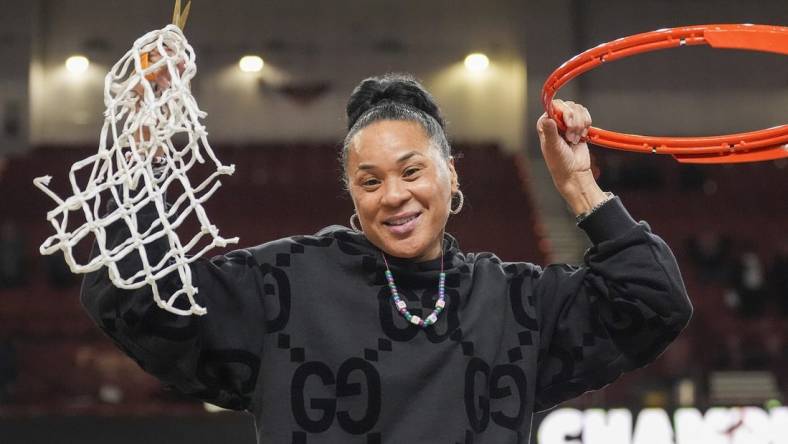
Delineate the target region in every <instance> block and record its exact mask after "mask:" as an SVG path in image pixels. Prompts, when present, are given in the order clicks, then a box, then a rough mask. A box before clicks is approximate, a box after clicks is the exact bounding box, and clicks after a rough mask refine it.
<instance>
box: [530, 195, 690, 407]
mask: <svg viewBox="0 0 788 444" xmlns="http://www.w3.org/2000/svg"><path fill="white" fill-rule="evenodd" d="M579 226H580V227H581V228H582V229H584V230H585V231H586V234H587V235H588V236H589V238H590V239H591V241H592V243H593V244H594V245H593V246H592V247H591V248H589V249H588V250H587V251H586V253H585V257H584V265H583V266H580V267H578V266H571V265H557V264H556V265H549V266H547V267H545V268H544V270H541V273H539V274H538V275H537V277H536V280H535V282H534V283H533V292H534V297H535V300H536V306H537V311H538V316H539V327H540V351H539V362H538V375H537V389H536V390H537V392H536V406H535V408H536V410H537V411H540V410H545V409H548V408H550V407H553V406H555V405H556V404H558V403H560V402H562V401H565V400H568V399H571V398H573V397H576V396H578V395H580V394H582V393H584V392H586V391H589V390H596V389H599V388H601V387H603V386H605V385H606V384H609V383H611V382H613V381H614V380H615V379H616V378H618V377H619V376H620V375H621V373H622V372H626V371H629V370H633V369H635V368H638V367H642V366H645V365H646V364H648V363H650V362H652V361H653V360H654V359H656V357H657V356H659V354H660V353H662V352H663V351H664V350H665V348H666V347H667V345H668V344H669V343H670V342H671V341H673V339H675V338H676V336H678V334H679V333H680V332H681V330H682V329H683V328H684V327H685V326H686V324H687V323H688V322H689V319H690V316H691V314H692V305H691V304H690V301H689V298H688V297H687V292H686V289H685V288H684V283H683V281H682V279H681V274H680V272H679V268H678V265H677V263H676V259H675V257H674V256H673V253H672V252H671V250H670V248H669V247H668V246H667V244H666V243H665V242H664V241H663V240H662V239H661V238H659V237H658V236H656V235H654V234H653V233H652V232H651V228H650V227H649V225H648V224H647V223H645V222H643V221H641V222H639V223H636V222H635V221H634V220H633V219H632V217H631V216H630V215H629V213H628V212H627V211H626V209H624V207H623V205H622V204H621V201H620V200H619V198H617V197H616V198H614V199H612V200H610V201H608V202H607V203H605V204H604V205H602V206H601V207H600V208H599V209H598V210H597V211H595V212H594V213H592V214H591V215H589V216H588V217H587V218H586V219H585V220H583V222H581V223H580V224H579Z"/></svg>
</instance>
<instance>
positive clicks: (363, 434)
mask: <svg viewBox="0 0 788 444" xmlns="http://www.w3.org/2000/svg"><path fill="white" fill-rule="evenodd" d="M554 106H555V107H556V108H559V109H560V110H561V111H562V112H563V116H564V119H565V123H566V126H567V131H566V132H565V134H564V135H563V136H562V135H561V134H559V133H558V130H557V126H556V123H555V122H554V121H553V120H551V119H550V118H548V117H546V116H542V118H540V119H539V122H538V124H537V129H538V131H539V135H540V140H541V147H542V153H543V154H544V157H545V162H546V164H547V166H548V168H549V170H550V173H551V174H552V177H553V181H554V183H555V185H556V188H557V190H558V191H559V193H561V195H562V196H563V197H564V198H565V199H566V201H567V204H568V205H569V206H570V208H572V210H573V211H574V212H575V214H576V215H578V216H579V223H578V226H579V228H581V229H583V230H584V231H585V232H586V234H587V235H588V236H589V238H590V239H591V241H592V242H593V244H594V245H593V246H592V247H591V248H590V249H589V250H588V251H587V252H586V255H585V261H584V262H585V263H584V264H583V265H582V266H574V265H565V264H551V265H549V266H546V267H541V266H538V265H534V264H532V263H529V262H504V261H502V260H501V259H499V258H498V257H496V256H495V255H494V254H492V253H465V252H463V251H462V250H460V247H459V243H458V242H457V240H456V239H455V238H454V237H452V236H451V235H450V234H448V233H446V231H445V227H446V222H447V220H448V218H449V217H450V214H456V213H457V212H458V211H459V210H460V209H461V207H462V200H463V198H462V192H461V191H460V180H459V178H458V176H457V172H456V171H455V168H454V162H453V159H452V156H451V149H450V146H449V143H448V141H447V137H446V134H445V128H444V126H445V124H444V120H443V117H442V116H441V114H440V110H439V108H438V106H437V104H436V103H435V101H434V100H433V99H432V97H431V96H430V94H429V93H427V92H426V91H425V90H424V88H422V86H421V85H420V84H419V83H418V82H417V81H416V80H414V79H413V78H412V77H410V76H403V75H387V76H383V77H373V78H369V79H366V80H364V81H362V82H361V83H360V84H359V86H358V87H357V88H356V89H355V90H354V91H353V93H352V95H351V97H350V100H349V103H348V107H347V114H348V133H347V136H346V138H345V141H344V144H343V148H342V151H341V153H340V161H341V163H342V166H343V168H344V173H343V176H344V177H343V179H344V181H345V183H346V187H347V190H348V192H349V193H350V196H351V197H352V200H353V204H354V206H355V209H356V213H354V217H351V226H353V225H355V222H354V220H355V219H356V218H357V219H358V222H359V225H360V228H359V229H349V228H346V227H342V226H330V227H326V228H324V229H323V230H321V231H320V232H318V233H317V234H315V235H312V236H292V237H288V238H284V239H279V240H274V241H272V242H268V243H266V244H263V245H258V246H255V247H251V248H245V249H240V250H237V251H234V252H231V253H229V254H226V255H223V256H219V257H216V258H214V259H212V260H203V259H201V260H199V261H195V262H193V263H192V264H190V269H191V273H192V276H193V279H195V280H196V282H197V283H198V285H199V289H200V291H199V293H198V294H197V295H196V298H197V302H198V303H199V304H200V305H202V306H205V307H207V309H208V314H206V315H205V316H202V317H199V318H197V317H182V316H173V315H171V314H169V313H166V312H163V311H161V310H160V309H159V308H158V307H157V306H156V305H155V304H154V303H153V300H152V298H151V296H150V294H149V290H146V289H139V290H135V291H124V290H119V289H117V288H115V287H114V286H113V285H112V283H111V281H110V279H109V277H108V274H107V271H106V269H101V270H98V271H95V272H93V273H91V274H89V275H88V276H87V277H86V281H85V284H84V285H83V287H82V288H83V290H82V302H83V304H84V305H85V307H86V308H87V310H88V312H89V313H90V315H91V316H92V317H93V318H94V320H95V321H96V322H97V323H98V324H99V326H101V328H102V329H104V330H105V331H106V332H107V333H108V334H109V335H110V336H112V338H113V339H114V340H115V341H116V342H117V343H118V344H120V345H121V346H122V347H123V349H124V350H125V351H126V352H127V353H129V354H130V355H131V356H133V357H134V358H135V359H136V360H137V362H139V363H140V365H141V366H142V367H143V368H144V369H146V370H147V371H149V372H151V373H152V374H154V375H156V376H157V377H159V378H160V379H161V380H162V381H164V382H165V383H166V384H168V385H170V386H173V387H176V388H177V389H179V390H180V391H182V392H185V393H187V394H190V395H193V396H195V397H198V398H200V399H203V400H205V401H207V402H210V403H213V404H216V405H220V406H223V407H227V408H232V409H236V410H246V411H248V412H250V413H252V414H254V415H255V420H256V425H257V433H258V440H259V442H261V443H262V442H265V443H307V442H323V443H362V442H364V443H381V442H392V443H414V444H418V443H434V442H438V443H454V442H464V443H472V442H473V443H476V444H479V443H488V444H492V443H495V444H501V443H506V444H511V443H516V444H526V443H528V442H529V435H530V427H531V416H532V414H533V412H535V411H540V410H545V409H548V408H550V407H553V406H555V405H557V404H559V403H560V402H562V401H565V400H567V399H571V398H573V397H575V396H577V395H579V394H581V393H583V392H585V391H587V390H593V389H598V388H601V387H603V386H605V385H606V384H608V383H610V382H612V381H614V380H615V379H617V378H618V376H620V375H621V373H622V372H625V371H629V370H633V369H635V368H638V367H641V366H643V365H646V364H648V363H649V362H651V361H653V360H654V359H655V358H656V357H657V356H658V355H659V354H660V353H661V352H662V351H663V350H664V349H665V347H667V345H668V344H669V343H670V342H671V341H672V340H673V339H674V338H675V337H676V336H677V335H678V334H679V332H680V331H681V330H682V329H683V328H684V326H685V325H686V323H687V322H688V320H689V317H690V314H691V311H692V307H691V305H690V302H689V300H688V298H687V294H686V290H685V289H684V285H683V282H682V279H681V275H680V273H679V269H678V266H677V264H676V260H675V258H674V256H673V254H672V252H671V250H670V248H669V247H668V246H667V245H666V244H665V242H664V241H663V240H662V239H660V238H659V237H658V236H656V235H654V234H653V233H652V232H651V229H650V227H649V226H648V224H646V223H645V222H636V221H635V220H634V219H632V217H631V216H630V215H629V213H628V212H627V210H626V209H624V207H623V205H622V203H621V201H620V199H619V198H617V197H614V196H612V195H610V194H609V193H604V192H602V190H601V189H600V188H599V186H597V184H596V182H595V180H594V178H593V175H591V172H590V159H589V154H588V147H587V145H586V144H585V143H583V142H582V141H581V140H582V138H583V136H585V134H586V132H587V130H588V128H589V127H590V125H591V119H590V115H589V114H588V111H587V110H586V109H585V108H583V107H582V106H580V105H576V104H573V103H563V102H560V101H556V102H555V103H554ZM137 217H138V220H139V221H140V222H139V225H140V227H139V229H140V230H145V229H146V227H147V226H149V225H150V224H151V223H152V221H153V220H154V219H155V211H154V210H153V209H152V208H149V207H146V208H142V209H141V210H140V211H139V213H138V214H137ZM128 237H129V232H128V229H127V228H124V226H121V225H119V224H116V225H113V226H111V227H108V228H107V239H108V242H107V243H108V248H114V246H116V245H119V244H121V243H122V242H124V240H126V239H128ZM147 247H148V249H147V255H148V258H149V260H150V261H154V262H156V261H162V260H164V258H166V254H167V250H168V245H167V244H166V242H153V243H151V244H150V245H148V246H147ZM94 254H95V253H94ZM140 266H141V264H140V260H139V258H136V257H129V258H128V259H125V260H123V261H121V262H119V263H118V267H119V269H120V271H121V273H122V274H124V275H128V274H133V273H134V272H136V271H137V270H139V268H140ZM158 285H159V288H160V291H161V292H163V293H167V292H173V291H177V289H178V288H180V286H181V282H180V281H179V278H178V276H177V275H169V276H166V277H165V278H164V279H162V280H161V282H158ZM165 296H166V295H165ZM428 312H430V313H429V315H427V313H428Z"/></svg>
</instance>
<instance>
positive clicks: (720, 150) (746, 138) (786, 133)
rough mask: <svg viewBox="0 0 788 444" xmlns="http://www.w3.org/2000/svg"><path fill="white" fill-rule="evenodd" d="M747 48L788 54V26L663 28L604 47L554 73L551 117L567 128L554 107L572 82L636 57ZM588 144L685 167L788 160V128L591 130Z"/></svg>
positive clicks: (549, 88) (545, 97)
mask: <svg viewBox="0 0 788 444" xmlns="http://www.w3.org/2000/svg"><path fill="white" fill-rule="evenodd" d="M693 45H709V46H711V47H712V48H728V49H744V50H751V51H763V52H771V53H777V54H782V55H788V27H783V26H768V25H751V24H727V25H697V26H685V27H680V28H669V29H660V30H657V31H652V32H646V33H643V34H636V35H633V36H630V37H625V38H621V39H618V40H615V41H612V42H609V43H604V44H602V45H599V46H597V47H595V48H592V49H589V50H588V51H585V52H583V53H582V54H579V55H577V56H575V57H573V58H572V59H570V60H569V61H567V62H566V63H564V64H563V65H561V66H560V67H559V68H558V69H557V70H555V72H553V73H552V74H551V75H550V77H548V78H547V81H546V82H545V84H544V87H543V88H542V102H543V104H544V107H545V110H546V111H547V114H548V115H549V116H550V117H551V118H553V119H554V120H555V121H556V122H557V123H558V126H559V128H561V129H562V130H563V129H565V128H566V127H565V125H564V123H563V119H562V116H561V115H560V113H559V112H558V111H557V110H555V109H553V106H552V100H553V97H554V96H555V94H556V92H557V91H558V90H559V89H560V88H561V87H562V86H563V85H565V84H566V83H567V82H568V81H570V80H571V79H573V78H575V77H577V76H579V75H580V74H582V73H584V72H586V71H589V70H591V69H594V68H596V67H597V66H599V65H601V64H603V63H606V62H612V61H613V60H617V59H621V58H624V57H629V56H632V55H635V54H640V53H645V52H651V51H657V50H660V49H667V48H675V47H679V46H693ZM587 141H588V142H591V143H593V144H595V145H600V146H605V147H608V148H613V149H619V150H625V151H635V152H640V153H653V154H670V155H672V156H673V157H674V158H676V160H678V161H679V162H685V163H737V162H757V161H763V160H773V159H779V158H784V157H788V124H786V125H780V126H776V127H773V128H767V129H763V130H759V131H752V132H747V133H738V134H727V135H722V136H704V137H653V136H639V135H634V134H623V133H617V132H614V131H608V130H604V129H601V128H596V127H591V128H590V129H589V130H588V137H587Z"/></svg>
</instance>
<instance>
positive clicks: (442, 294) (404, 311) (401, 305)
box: [380, 243, 446, 328]
mask: <svg viewBox="0 0 788 444" xmlns="http://www.w3.org/2000/svg"><path fill="white" fill-rule="evenodd" d="M380 254H381V255H382V256H383V263H384V264H386V273H385V274H386V280H387V281H388V283H389V289H390V290H391V299H392V300H393V301H394V305H396V306H397V310H398V311H399V313H400V314H401V315H402V316H404V317H405V319H406V320H407V321H408V322H410V323H411V324H415V325H418V326H419V327H422V328H426V327H428V326H430V325H432V324H434V323H435V322H437V320H438V315H440V314H441V312H442V311H443V308H444V307H445V306H446V273H445V272H444V271H443V243H441V272H440V275H439V276H440V278H439V280H438V300H437V301H436V302H435V310H434V311H433V312H432V313H430V315H429V316H427V317H426V318H424V319H421V318H420V317H418V316H416V315H413V314H411V313H410V311H408V306H407V305H405V301H403V300H402V299H401V298H400V297H399V293H398V292H397V285H396V284H395V283H394V275H392V274H391V268H390V267H389V263H388V261H387V260H386V253H384V252H383V251H382V250H381V252H380Z"/></svg>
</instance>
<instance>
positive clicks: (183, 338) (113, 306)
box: [80, 205, 265, 410]
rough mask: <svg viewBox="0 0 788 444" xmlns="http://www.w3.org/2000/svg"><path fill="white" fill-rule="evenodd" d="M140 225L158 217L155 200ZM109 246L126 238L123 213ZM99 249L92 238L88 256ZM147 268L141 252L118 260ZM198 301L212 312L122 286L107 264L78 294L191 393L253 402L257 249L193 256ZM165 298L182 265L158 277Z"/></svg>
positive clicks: (156, 256)
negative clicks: (185, 308)
mask: <svg viewBox="0 0 788 444" xmlns="http://www.w3.org/2000/svg"><path fill="white" fill-rule="evenodd" d="M137 217H138V221H139V231H140V232H141V231H143V230H145V229H146V228H147V227H148V226H150V224H151V223H152V221H153V220H155V218H156V217H157V212H156V209H155V207H153V205H148V206H147V207H146V208H144V209H143V210H141V211H140V212H139V213H138V214H137ZM106 238H107V244H108V247H109V248H112V247H113V246H115V245H118V244H120V243H122V242H123V241H124V240H126V239H128V238H129V228H128V226H127V225H126V224H125V223H124V222H123V221H122V220H121V221H118V222H116V223H114V224H113V225H111V226H109V227H108V228H107V237H106ZM167 248H168V242H167V241H166V240H164V239H160V240H158V241H156V242H154V243H152V244H149V245H148V246H147V248H146V250H147V251H146V253H147V256H148V258H149V259H150V260H151V263H155V262H156V261H159V260H160V259H161V258H162V257H163V256H164V254H165V252H166V250H167ZM96 254H97V246H96V245H94V247H93V253H92V254H91V256H92V257H93V256H95V255H96ZM141 268H142V266H141V259H140V256H139V255H138V254H136V253H135V254H130V255H128V256H127V257H126V258H124V259H122V260H121V261H119V262H118V269H119V271H120V273H121V276H124V277H126V276H130V275H132V274H134V273H135V272H137V271H139V270H140V269H141ZM191 271H192V279H193V284H194V285H195V286H196V287H197V288H198V293H197V294H196V295H195V298H196V301H197V303H199V304H200V305H201V306H203V307H205V308H206V309H207V310H208V313H207V314H205V315H203V316H197V315H193V316H180V315H176V314H173V313H170V312H168V311H165V310H164V309H162V308H159V307H158V305H157V304H156V303H155V302H154V300H153V295H152V290H151V287H150V286H145V287H143V288H140V289H137V290H121V289H118V288H116V287H115V286H114V285H113V284H112V282H111V281H110V279H109V276H108V272H107V267H102V268H101V269H99V270H97V271H95V272H92V273H89V274H88V275H86V277H85V279H84V281H83V284H82V290H81V295H80V299H81V302H82V305H83V306H84V307H85V309H86V310H87V312H88V313H89V315H90V316H91V318H93V320H94V321H95V322H96V323H97V324H98V326H99V327H100V328H101V329H102V330H103V331H104V332H106V333H107V334H108V335H109V336H110V337H111V338H112V340H113V341H114V342H115V343H116V344H117V345H118V346H119V347H120V348H121V349H123V350H124V351H125V352H126V353H127V354H128V355H129V356H131V357H132V358H133V359H134V360H135V361H136V362H137V363H138V364H139V365H140V366H141V367H142V368H143V369H144V370H145V371H147V372H149V373H151V374H153V375H154V376H156V377H157V378H159V379H160V380H161V381H162V382H163V383H164V384H166V385H168V386H171V387H174V388H175V389H177V390H178V391H180V392H182V393H185V394H187V395H191V396H195V397H197V398H199V399H202V400H204V401H207V402H209V403H212V404H215V405H218V406H222V407H225V408H230V409H235V410H251V409H252V403H253V396H252V394H253V393H254V391H255V385H256V383H257V379H258V378H257V376H258V374H259V371H260V360H261V357H262V354H263V350H262V347H263V334H264V325H265V322H264V319H265V318H264V316H263V301H262V294H263V293H262V291H261V287H262V284H261V273H260V269H259V267H258V266H257V263H256V261H255V259H254V257H253V256H252V254H251V253H250V252H248V251H246V250H238V251H234V252H232V253H229V254H227V255H224V256H218V257H215V258H213V259H211V260H198V261H196V262H193V263H192V264H191ZM157 284H158V288H159V291H160V293H161V297H162V299H164V300H166V299H167V296H168V295H170V294H172V293H173V292H174V291H176V290H178V289H180V288H181V281H180V279H179V278H178V273H177V271H175V272H172V273H170V274H168V275H167V276H165V277H164V278H162V279H160V280H159V281H157Z"/></svg>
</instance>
